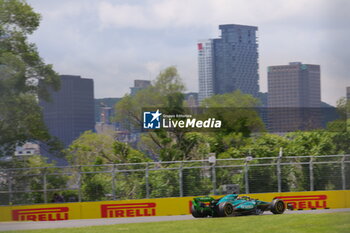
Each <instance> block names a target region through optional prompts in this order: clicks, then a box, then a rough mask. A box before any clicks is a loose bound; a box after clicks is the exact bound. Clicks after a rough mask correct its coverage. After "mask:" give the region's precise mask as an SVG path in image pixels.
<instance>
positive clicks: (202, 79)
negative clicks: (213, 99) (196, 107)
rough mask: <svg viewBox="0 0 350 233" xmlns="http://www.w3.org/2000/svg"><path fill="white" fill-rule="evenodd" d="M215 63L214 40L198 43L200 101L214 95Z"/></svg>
mask: <svg viewBox="0 0 350 233" xmlns="http://www.w3.org/2000/svg"><path fill="white" fill-rule="evenodd" d="M213 62H214V61H213V40H211V39H209V40H202V41H200V42H199V43H198V78H199V93H198V99H199V101H202V100H203V99H205V98H208V97H210V96H212V95H214V73H213V65H214V64H213Z"/></svg>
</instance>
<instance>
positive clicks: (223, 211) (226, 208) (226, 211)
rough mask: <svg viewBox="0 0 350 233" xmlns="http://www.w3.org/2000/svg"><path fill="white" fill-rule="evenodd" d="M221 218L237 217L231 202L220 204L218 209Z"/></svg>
mask: <svg viewBox="0 0 350 233" xmlns="http://www.w3.org/2000/svg"><path fill="white" fill-rule="evenodd" d="M218 210H219V211H218V212H219V216H220V217H232V216H235V211H234V209H233V206H232V204H231V203H229V202H223V203H220V204H219V208H218Z"/></svg>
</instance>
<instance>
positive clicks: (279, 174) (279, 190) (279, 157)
mask: <svg viewBox="0 0 350 233" xmlns="http://www.w3.org/2000/svg"><path fill="white" fill-rule="evenodd" d="M282 155H283V150H282V147H281V148H280V152H279V154H278V158H277V189H278V192H279V193H280V192H282V180H281V158H282Z"/></svg>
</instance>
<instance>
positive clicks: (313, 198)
mask: <svg viewBox="0 0 350 233" xmlns="http://www.w3.org/2000/svg"><path fill="white" fill-rule="evenodd" d="M275 198H278V199H282V200H283V201H284V202H285V203H286V204H288V203H290V204H291V205H292V206H293V208H294V209H328V206H327V195H307V196H283V197H275Z"/></svg>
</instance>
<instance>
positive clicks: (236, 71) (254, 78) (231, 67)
mask: <svg viewBox="0 0 350 233" xmlns="http://www.w3.org/2000/svg"><path fill="white" fill-rule="evenodd" d="M219 29H220V30H221V38H217V39H209V40H206V41H200V42H199V43H198V65H199V67H198V75H199V99H200V100H202V99H203V98H206V97H209V96H211V95H212V94H224V93H230V92H233V91H235V90H241V91H242V92H243V93H246V94H251V95H253V96H255V97H256V96H257V95H258V91H259V84H258V81H259V74H258V68H259V65H258V44H257V35H256V32H257V30H258V28H257V27H254V26H245V25H237V24H226V25H220V26H219Z"/></svg>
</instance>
